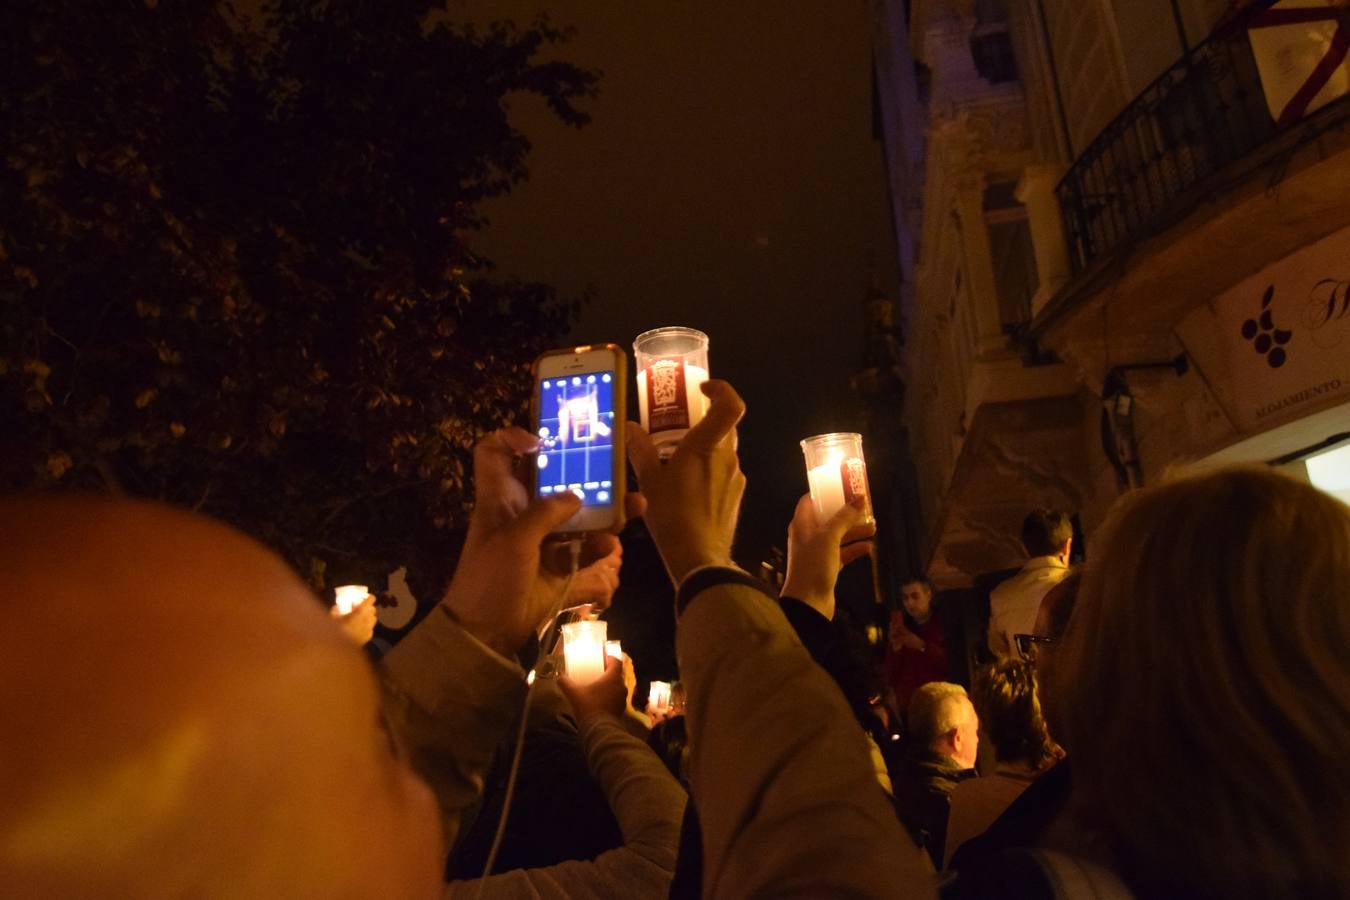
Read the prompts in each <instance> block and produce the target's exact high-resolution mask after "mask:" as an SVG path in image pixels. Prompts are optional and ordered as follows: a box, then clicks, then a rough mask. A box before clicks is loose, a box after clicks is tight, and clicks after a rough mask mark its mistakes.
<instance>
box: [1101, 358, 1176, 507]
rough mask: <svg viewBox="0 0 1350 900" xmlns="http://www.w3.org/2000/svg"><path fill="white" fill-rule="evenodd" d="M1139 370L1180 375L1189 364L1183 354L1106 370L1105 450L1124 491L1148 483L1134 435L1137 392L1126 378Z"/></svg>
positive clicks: (1103, 446)
mask: <svg viewBox="0 0 1350 900" xmlns="http://www.w3.org/2000/svg"><path fill="white" fill-rule="evenodd" d="M1139 369H1171V370H1172V371H1173V372H1175V373H1176V374H1177V377H1178V378H1179V377H1181V376H1182V375H1185V374H1186V372H1187V370H1188V369H1189V365H1188V363H1187V361H1186V354H1184V353H1182V354H1180V355H1179V356H1177V357H1176V358H1175V359H1171V360H1168V361H1167V362H1155V363H1126V364H1124V365H1119V366H1113V367H1112V368H1111V370H1110V371H1108V372H1107V373H1106V378H1105V379H1104V380H1103V381H1102V450H1103V451H1104V452H1105V453H1106V459H1107V461H1108V462H1110V463H1111V468H1113V469H1115V471H1116V483H1117V485H1118V486H1119V488H1120V490H1122V491H1126V490H1133V489H1135V488H1140V487H1143V486H1144V468H1143V466H1142V465H1140V463H1139V446H1138V442H1137V441H1136V439H1135V434H1134V394H1132V393H1130V385H1129V382H1128V381H1127V380H1126V378H1125V373H1126V372H1129V371H1134V370H1139Z"/></svg>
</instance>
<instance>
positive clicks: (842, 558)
mask: <svg viewBox="0 0 1350 900" xmlns="http://www.w3.org/2000/svg"><path fill="white" fill-rule="evenodd" d="M863 517H864V513H863V508H862V501H861V500H859V501H858V505H856V506H855V505H845V506H844V507H843V508H842V509H840V510H839V511H838V512H836V513H835V514H834V515H833V516H831V517H830V518H829V519H827V520H826V521H824V522H822V521H820V519H819V517H818V516H817V515H816V505H815V504H814V503H812V502H811V495H810V494H805V495H803V496H802V498H801V499H800V500H798V501H797V511H796V513H795V514H794V515H793V516H792V523H791V524H790V525H788V552H787V577H786V578H785V579H784V580H783V589H782V591H781V592H780V593H781V595H782V596H784V597H794V598H796V599H798V600H801V601H802V602H803V603H806V604H808V605H809V606H811V607H812V608H813V609H815V610H816V611H817V612H818V613H820V614H821V615H823V616H824V617H825V618H827V619H833V618H834V585H835V582H836V581H837V580H838V579H839V570H840V569H842V568H843V567H844V566H846V565H848V564H849V563H851V562H853V561H854V560H855V559H859V558H861V557H863V556H866V555H867V554H868V553H869V552H870V551H871V549H872V541H871V540H868V539H870V538H871V537H872V536H873V535H875V534H876V532H877V527H876V525H870V524H866V523H864V522H863Z"/></svg>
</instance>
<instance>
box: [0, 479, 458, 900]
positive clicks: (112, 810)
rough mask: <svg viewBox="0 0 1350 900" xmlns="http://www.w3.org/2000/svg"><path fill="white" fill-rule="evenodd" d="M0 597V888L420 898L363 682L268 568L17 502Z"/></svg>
mask: <svg viewBox="0 0 1350 900" xmlns="http://www.w3.org/2000/svg"><path fill="white" fill-rule="evenodd" d="M0 577H3V579H4V586H5V589H6V592H7V593H8V594H9V596H10V598H11V614H10V616H8V617H7V623H6V628H5V631H4V634H5V646H4V651H3V652H0V709H3V710H4V718H5V724H4V740H3V741H0V785H3V791H0V872H3V873H4V875H3V877H4V879H5V883H6V885H7V889H17V890H19V891H20V893H43V894H46V893H81V894H98V895H115V894H136V895H139V896H154V895H160V894H182V893H193V894H203V895H244V894H248V895H251V896H266V895H268V894H276V893H285V894H297V893H299V894H321V895H340V894H360V893H366V892H377V893H380V894H382V895H386V896H395V895H407V896H417V895H418V894H420V893H422V892H424V891H425V892H435V891H436V890H437V883H438V881H439V878H438V876H439V849H440V848H439V831H438V828H437V825H436V819H435V813H434V806H433V804H432V801H431V799H430V796H429V794H428V793H427V792H426V790H425V788H424V787H422V786H421V785H420V784H419V783H417V782H415V780H414V779H413V777H412V776H411V774H410V773H408V772H407V770H406V769H404V768H403V767H401V766H399V765H397V764H396V763H395V762H394V761H393V759H392V758H391V756H390V754H389V750H388V743H387V741H386V740H385V739H384V738H383V736H382V735H381V734H380V732H379V731H378V729H377V726H376V722H377V715H378V708H377V702H378V698H377V692H376V687H375V683H374V680H373V678H372V676H371V673H370V671H369V669H368V666H367V665H366V663H365V660H364V659H363V658H362V657H361V655H360V654H359V653H358V652H357V651H356V650H355V649H354V648H353V647H352V646H351V645H350V644H349V643H348V642H347V641H345V640H344V638H343V637H342V635H341V633H340V631H339V630H338V628H337V627H336V626H335V625H334V624H333V623H332V622H331V621H330V620H329V617H328V616H326V615H325V614H324V613H323V611H322V608H321V606H320V604H319V603H318V602H317V601H316V600H315V598H314V597H313V595H312V594H310V592H309V591H308V589H307V588H306V587H305V586H304V585H303V584H302V583H301V582H300V581H299V580H298V579H297V578H296V577H295V575H294V574H293V573H292V572H291V571H290V570H289V569H288V568H287V567H286V566H285V564H284V563H282V562H281V561H280V560H279V559H277V558H276V557H275V556H273V555H272V554H271V553H269V552H268V551H266V550H265V549H263V548H262V547H260V546H259V545H258V544H256V543H254V542H253V541H251V540H249V539H248V538H246V537H244V536H243V535H241V534H239V533H238V532H236V531H233V530H231V529H229V528H227V527H225V526H223V525H220V524H218V523H216V522H213V521H211V520H208V519H205V518H203V517H199V516H194V515H192V514H189V513H186V512H181V511H178V510H174V509H171V508H168V507H165V506H160V505H157V504H152V503H143V502H129V501H113V500H104V499H94V498H74V497H67V498H30V499H20V500H11V501H7V502H3V503H0ZM381 864H383V865H384V868H383V871H377V867H379V866H380V865H381ZM400 877H404V878H406V880H407V881H408V882H409V883H408V884H407V885H402V886H400V885H399V884H397V880H398V878H400ZM377 885H378V886H379V887H378V888H377V887H376V886H377ZM401 887H402V888H405V890H400V888H401ZM25 889H27V890H25ZM427 895H430V894H429V893H428V894H427Z"/></svg>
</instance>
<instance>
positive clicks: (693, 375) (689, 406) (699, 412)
mask: <svg viewBox="0 0 1350 900" xmlns="http://www.w3.org/2000/svg"><path fill="white" fill-rule="evenodd" d="M707 380H708V370H707V369H705V368H703V367H702V366H696V365H694V364H692V363H685V364H684V403H685V409H686V411H687V412H688V414H689V427H690V428H693V427H694V426H695V425H697V424H698V423H699V422H702V421H703V416H704V414H706V413H707V412H708V398H707V397H705V396H704V395H703V389H702V387H700V385H702V384H703V382H705V381H707ZM638 421H639V422H641V424H642V427H643V428H646V429H647V431H648V432H649V433H651V428H650V426H649V424H648V423H649V422H650V421H651V420H650V419H649V418H648V417H647V370H646V369H643V370H642V371H641V372H638ZM683 434H684V430H683V429H663V430H661V431H658V432H655V433H652V437H653V438H655V439H656V441H657V443H662V442H663V436H665V440H666V441H671V440H679V439H680V437H681V436H683Z"/></svg>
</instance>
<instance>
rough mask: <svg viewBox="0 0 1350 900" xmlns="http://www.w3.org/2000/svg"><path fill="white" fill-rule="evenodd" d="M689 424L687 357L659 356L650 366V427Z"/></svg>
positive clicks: (654, 429)
mask: <svg viewBox="0 0 1350 900" xmlns="http://www.w3.org/2000/svg"><path fill="white" fill-rule="evenodd" d="M688 427H689V400H688V394H687V393H686V392H685V384H684V360H681V359H658V360H656V361H655V362H653V363H652V364H651V365H650V366H648V367H647V431H648V433H651V434H655V433H656V432H658V431H670V430H671V429H674V428H688Z"/></svg>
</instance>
